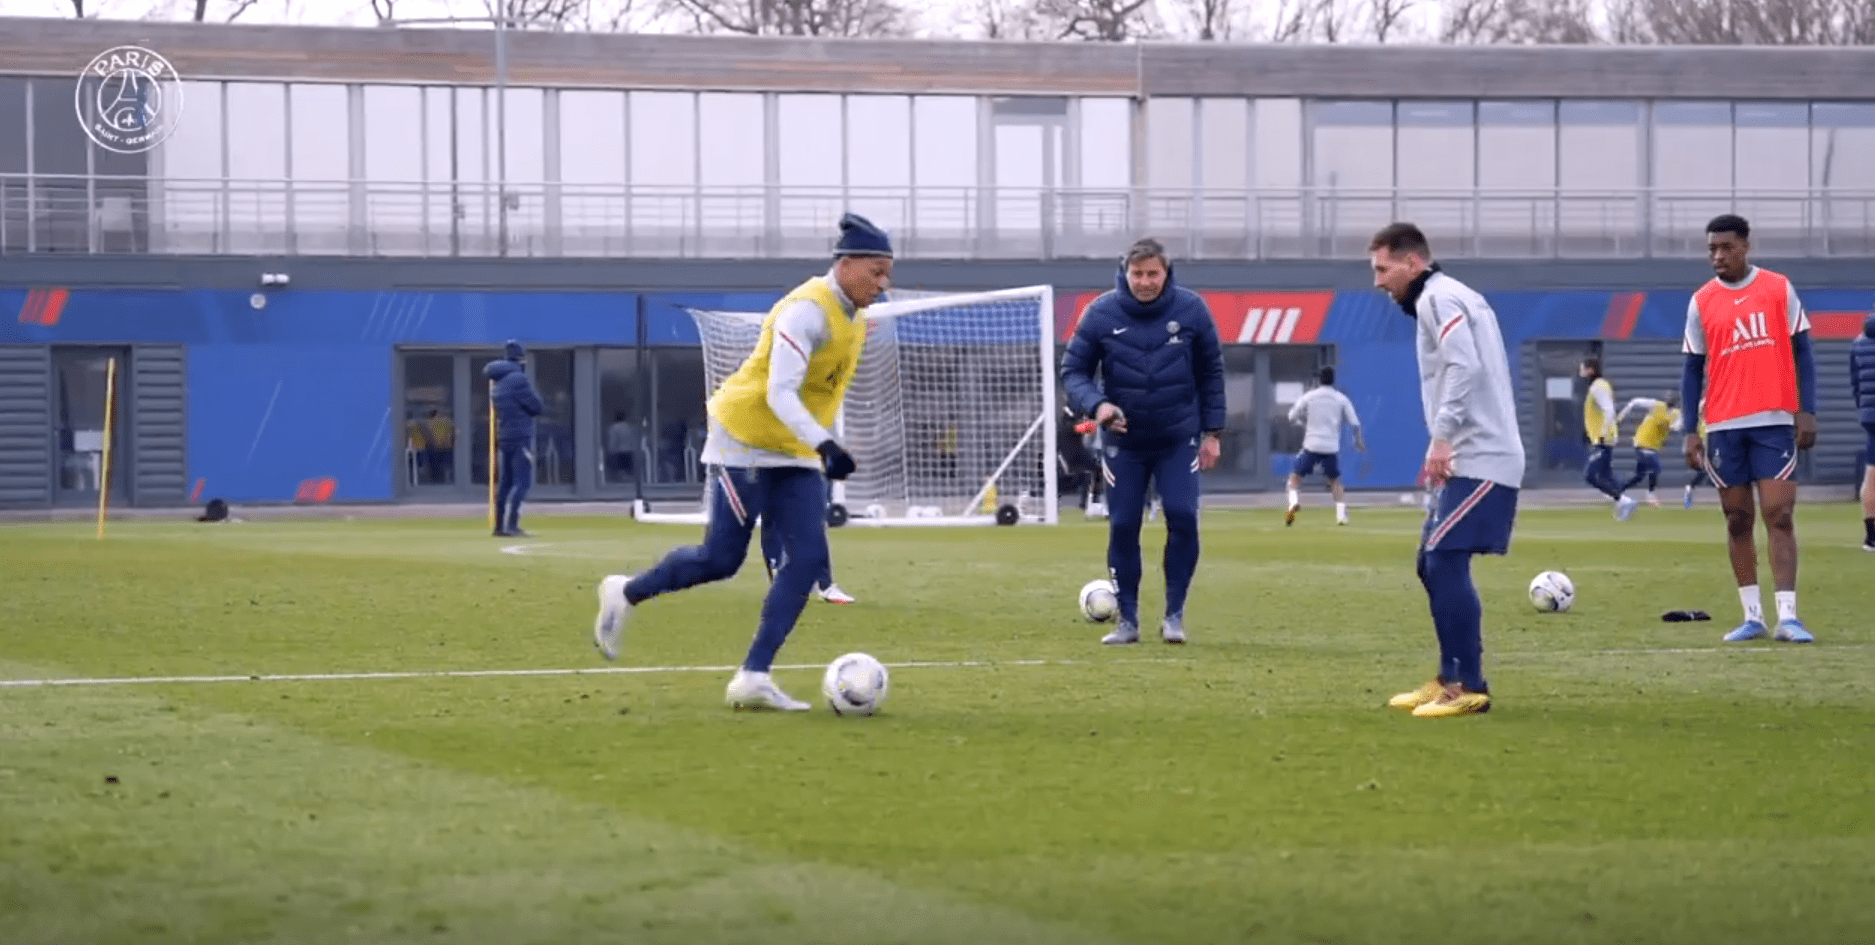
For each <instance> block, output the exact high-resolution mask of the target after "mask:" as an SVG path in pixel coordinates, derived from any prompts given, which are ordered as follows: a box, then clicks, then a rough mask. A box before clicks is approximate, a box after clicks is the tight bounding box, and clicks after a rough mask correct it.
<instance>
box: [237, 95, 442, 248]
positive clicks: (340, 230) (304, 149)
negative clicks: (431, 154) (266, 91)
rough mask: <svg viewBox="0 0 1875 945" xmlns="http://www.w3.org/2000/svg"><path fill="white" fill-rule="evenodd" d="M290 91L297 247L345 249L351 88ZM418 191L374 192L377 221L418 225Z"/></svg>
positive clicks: (400, 225)
mask: <svg viewBox="0 0 1875 945" xmlns="http://www.w3.org/2000/svg"><path fill="white" fill-rule="evenodd" d="M287 95H288V96H289V102H290V105H291V114H292V120H293V131H292V134H291V135H290V136H289V148H290V154H291V161H290V162H289V166H288V169H289V170H290V171H291V172H292V177H293V181H294V184H293V187H292V193H291V195H290V197H291V200H292V210H293V213H292V229H293V235H294V237H295V239H296V243H295V248H296V249H298V250H299V251H300V252H343V251H345V249H346V248H347V242H348V239H349V228H350V223H351V185H350V184H349V183H348V182H349V181H350V180H351V177H352V173H351V134H350V126H351V105H350V101H349V99H350V89H349V88H347V87H346V86H343V85H311V84H305V83H301V84H296V85H292V86H288V87H287ZM411 119H412V120H411V121H410V122H409V126H410V127H415V126H416V121H415V116H414V115H413V116H411ZM236 140H239V136H238V135H237V136H236ZM412 153H413V154H415V153H417V152H416V151H415V150H414V149H413V151H412ZM415 196H416V195H415V194H412V193H410V192H408V191H404V192H402V193H396V194H385V193H376V194H372V195H371V198H372V199H373V204H374V205H373V207H372V211H373V212H372V221H373V223H374V225H376V226H379V227H389V228H397V229H414V228H415V222H416V221H415V220H414V219H412V214H411V208H412V207H413V206H414V205H415V203H416V200H415ZM379 235H380V236H385V235H388V234H384V233H380V234H379Z"/></svg>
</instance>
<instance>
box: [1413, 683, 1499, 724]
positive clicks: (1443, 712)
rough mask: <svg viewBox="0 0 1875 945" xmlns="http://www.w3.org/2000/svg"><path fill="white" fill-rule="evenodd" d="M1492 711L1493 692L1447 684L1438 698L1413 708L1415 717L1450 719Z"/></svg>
mask: <svg viewBox="0 0 1875 945" xmlns="http://www.w3.org/2000/svg"><path fill="white" fill-rule="evenodd" d="M1489 711H1491V694H1490V693H1488V692H1472V691H1471V690H1469V689H1466V688H1465V687H1464V686H1460V685H1451V686H1446V687H1445V691H1444V692H1441V693H1439V697H1438V698H1437V699H1434V700H1432V701H1431V702H1427V703H1425V704H1423V705H1420V706H1419V707H1418V708H1416V709H1414V710H1413V715H1414V717H1415V718H1422V719H1448V718H1451V717H1453V716H1458V715H1478V714H1480V713H1484V712H1489Z"/></svg>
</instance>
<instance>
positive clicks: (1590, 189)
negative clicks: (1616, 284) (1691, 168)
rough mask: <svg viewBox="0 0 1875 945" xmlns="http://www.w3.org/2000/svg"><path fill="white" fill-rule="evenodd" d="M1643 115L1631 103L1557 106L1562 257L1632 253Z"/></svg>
mask: <svg viewBox="0 0 1875 945" xmlns="http://www.w3.org/2000/svg"><path fill="white" fill-rule="evenodd" d="M1640 119H1641V110H1640V106H1639V105H1637V104H1635V103H1633V102H1606V101H1576V100H1565V101H1563V102H1561V103H1560V104H1558V106H1557V130H1556V135H1557V139H1558V142H1557V147H1558V150H1560V151H1561V152H1562V153H1563V154H1565V155H1567V156H1568V157H1567V160H1565V161H1563V162H1562V164H1561V165H1560V166H1558V167H1557V168H1556V183H1557V186H1558V187H1560V188H1561V189H1562V191H1563V193H1562V195H1561V197H1560V199H1559V201H1558V204H1559V209H1558V211H1557V212H1558V215H1559V221H1558V224H1557V227H1558V231H1559V233H1560V234H1561V238H1562V240H1563V246H1562V247H1561V249H1562V251H1564V252H1574V251H1581V252H1592V253H1609V252H1631V251H1638V250H1640V249H1641V246H1640V244H1639V240H1640V233H1641V225H1640V220H1641V217H1640V202H1639V200H1638V199H1637V196H1636V193H1637V190H1638V188H1639V187H1640V186H1641V182H1642V174H1641V170H1642V169H1641V159H1640V153H1641V126H1640Z"/></svg>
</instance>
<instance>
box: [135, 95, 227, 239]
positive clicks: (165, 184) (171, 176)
mask: <svg viewBox="0 0 1875 945" xmlns="http://www.w3.org/2000/svg"><path fill="white" fill-rule="evenodd" d="M182 97H183V101H184V102H185V103H186V104H185V105H184V106H183V107H184V108H185V109H187V110H188V118H187V119H186V120H184V121H181V122H177V123H176V126H175V130H174V131H173V132H172V133H171V134H170V136H169V137H167V138H165V139H163V143H162V144H160V145H157V147H156V150H154V151H152V152H150V172H151V174H152V176H154V177H157V178H160V179H161V182H160V183H157V182H154V181H153V182H152V183H151V197H152V199H153V200H155V201H157V203H156V204H155V205H154V206H153V207H152V210H153V212H152V215H151V221H150V225H151V227H152V229H154V230H156V235H153V236H152V244H153V245H152V247H151V248H152V249H153V250H154V251H156V252H167V253H213V252H219V251H221V247H220V245H219V242H218V240H217V238H216V234H217V233H218V232H219V229H220V225H221V211H220V206H221V196H222V195H221V187H222V185H221V178H222V176H223V174H222V166H221V83H219V82H185V83H183V92H182ZM157 207H160V212H156V211H157ZM159 218H160V219H159Z"/></svg>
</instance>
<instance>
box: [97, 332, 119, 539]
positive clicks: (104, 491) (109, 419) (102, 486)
mask: <svg viewBox="0 0 1875 945" xmlns="http://www.w3.org/2000/svg"><path fill="white" fill-rule="evenodd" d="M115 439H117V359H116V358H112V359H111V362H110V366H109V367H108V368H106V369H105V373H104V456H103V461H102V462H101V464H100V465H101V467H102V468H101V469H100V470H99V474H98V539H99V540H100V541H102V540H103V539H104V513H105V511H106V510H107V509H108V508H109V507H110V503H111V442H112V441H113V440H115Z"/></svg>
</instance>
